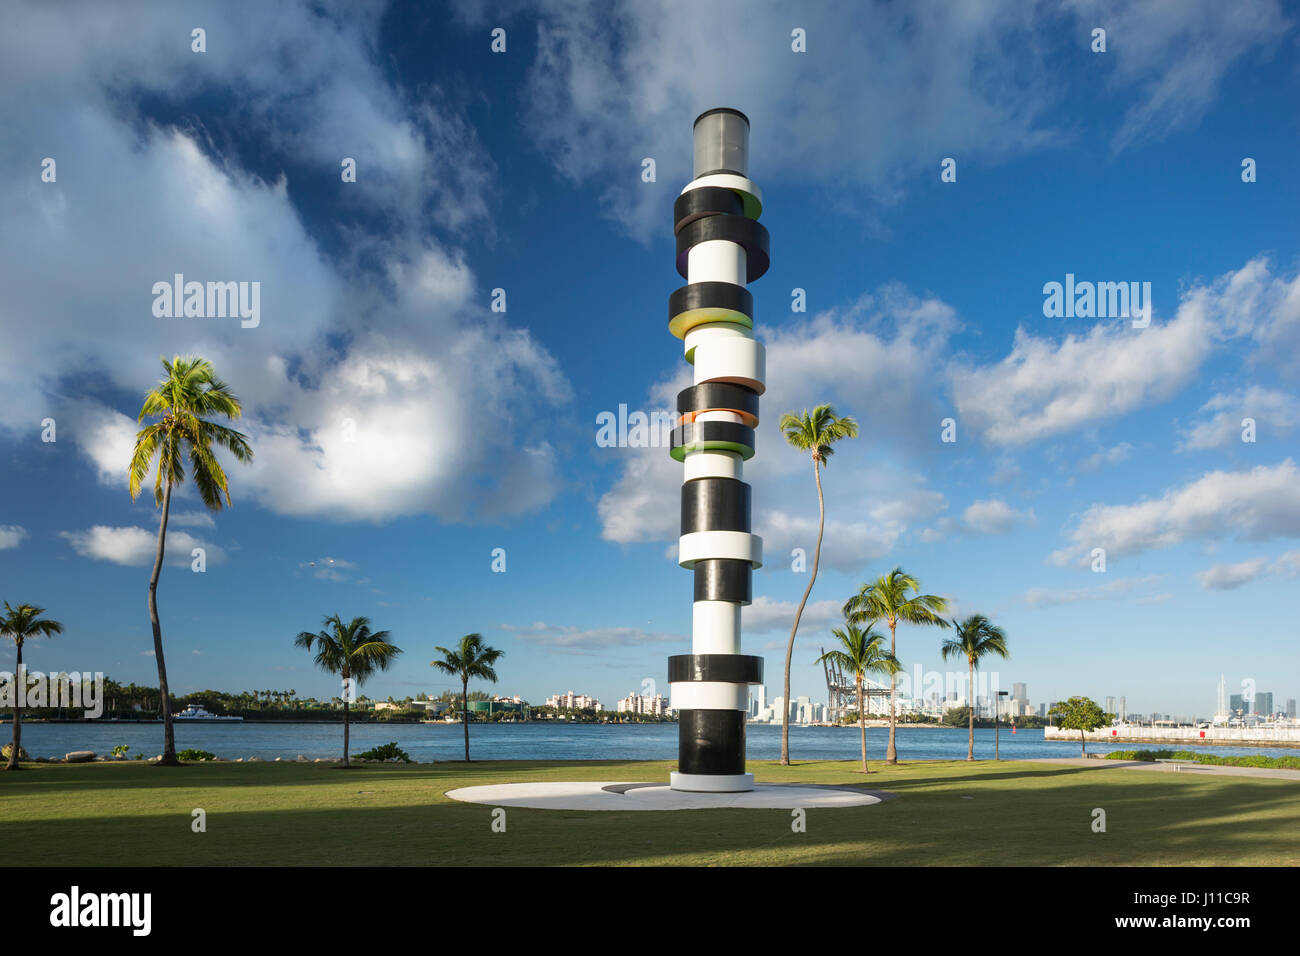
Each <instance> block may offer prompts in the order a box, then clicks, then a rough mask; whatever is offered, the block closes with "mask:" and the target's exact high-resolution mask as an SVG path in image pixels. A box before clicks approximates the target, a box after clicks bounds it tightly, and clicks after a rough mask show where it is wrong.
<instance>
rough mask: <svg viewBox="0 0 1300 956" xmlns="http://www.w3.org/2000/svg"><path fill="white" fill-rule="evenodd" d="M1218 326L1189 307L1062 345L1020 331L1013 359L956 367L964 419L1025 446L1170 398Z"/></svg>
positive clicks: (1099, 328) (1069, 338) (1100, 329)
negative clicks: (1144, 324)
mask: <svg viewBox="0 0 1300 956" xmlns="http://www.w3.org/2000/svg"><path fill="white" fill-rule="evenodd" d="M1212 345H1213V327H1212V326H1211V324H1210V322H1209V320H1208V319H1207V317H1206V315H1205V312H1204V310H1203V309H1202V308H1200V307H1198V306H1197V305H1196V304H1194V303H1192V302H1188V301H1184V303H1183V305H1182V306H1180V307H1179V310H1178V314H1177V315H1176V316H1175V317H1174V319H1173V320H1172V321H1170V322H1168V323H1166V324H1163V325H1160V324H1157V323H1156V322H1155V321H1154V320H1153V321H1152V324H1151V326H1150V327H1149V328H1146V329H1141V330H1138V329H1132V328H1129V327H1128V323H1127V322H1125V323H1123V324H1098V325H1094V326H1093V327H1092V329H1091V330H1089V331H1088V332H1087V333H1085V334H1082V335H1075V334H1069V335H1066V337H1065V338H1064V339H1063V340H1062V341H1061V342H1060V343H1056V342H1053V341H1051V340H1049V339H1045V338H1036V337H1035V336H1033V335H1032V334H1031V333H1029V332H1027V331H1026V330H1025V329H1024V328H1019V329H1017V330H1016V335H1015V343H1014V345H1013V346H1012V349H1011V354H1010V355H1008V356H1007V357H1006V358H1004V359H1002V360H1001V361H1000V362H997V363H995V364H993V365H988V366H984V367H982V368H976V369H969V370H968V369H960V368H959V369H956V370H954V373H953V395H954V398H955V399H956V403H957V410H958V412H959V413H960V416H961V420H962V421H964V422H968V423H969V424H970V425H971V426H972V427H973V428H975V429H976V431H978V432H979V433H981V434H982V435H983V436H984V438H986V439H987V440H988V441H991V442H993V443H994V444H997V445H1019V444H1024V443H1026V442H1030V441H1034V440H1037V439H1040V438H1045V437H1048V436H1051V435H1055V434H1058V433H1060V432H1064V431H1068V430H1070V429H1073V428H1077V427H1079V426H1080V425H1084V424H1087V423H1090V422H1094V421H1098V420H1102V419H1108V418H1113V417H1117V416H1119V415H1122V414H1124V413H1126V412H1130V411H1133V410H1134V409H1137V408H1139V407H1141V406H1143V405H1145V404H1148V403H1150V402H1153V401H1162V400H1164V399H1167V398H1170V397H1172V396H1173V395H1174V394H1175V393H1177V391H1178V390H1179V389H1180V388H1182V387H1183V385H1185V384H1186V383H1187V382H1188V381H1190V380H1191V379H1192V377H1193V375H1194V374H1195V373H1196V371H1197V370H1198V369H1199V368H1200V367H1201V364H1202V363H1203V362H1204V361H1205V359H1206V358H1207V357H1208V356H1209V354H1210V351H1211V348H1212Z"/></svg>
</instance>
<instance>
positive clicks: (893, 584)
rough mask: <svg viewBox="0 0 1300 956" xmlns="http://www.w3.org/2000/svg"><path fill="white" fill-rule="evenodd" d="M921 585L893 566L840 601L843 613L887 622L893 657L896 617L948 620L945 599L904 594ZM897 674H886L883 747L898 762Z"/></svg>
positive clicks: (911, 620)
mask: <svg viewBox="0 0 1300 956" xmlns="http://www.w3.org/2000/svg"><path fill="white" fill-rule="evenodd" d="M920 589H921V585H920V584H918V583H917V580H916V578H914V577H912V576H911V575H910V574H907V573H906V572H905V571H903V569H902V568H894V570H892V571H890V572H889V573H888V574H885V575H881V576H880V577H878V578H877V579H876V580H875V581H874V582H873V583H871V584H864V585H862V588H861V590H859V591H858V593H857V594H855V595H854V596H853V597H851V598H849V599H848V600H847V601H846V602H845V603H844V617H845V618H846V619H847V620H849V621H852V622H853V623H854V624H862V623H864V622H868V621H884V622H885V623H886V624H888V625H889V656H890V657H897V656H898V655H897V653H896V648H895V637H896V634H895V629H896V628H897V627H898V622H899V621H906V622H907V623H908V624H933V625H935V626H936V627H943V628H946V627H947V626H948V622H947V621H945V620H944V619H943V618H941V617H940V616H939V615H940V614H942V613H943V612H944V611H946V610H947V609H948V602H947V600H946V599H944V598H941V597H937V596H935V595H933V594H917V595H914V596H913V597H910V598H909V597H908V596H907V592H908V591H919V590H920ZM896 677H897V675H896V674H890V675H889V747H888V749H887V750H886V751H885V763H898V749H897V748H896V747H895V745H894V735H895V732H896V731H895V728H896V724H897V709H898V708H897V705H896V704H895V696H896V693H897V680H896Z"/></svg>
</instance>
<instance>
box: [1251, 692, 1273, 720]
mask: <svg viewBox="0 0 1300 956" xmlns="http://www.w3.org/2000/svg"><path fill="white" fill-rule="evenodd" d="M1255 713H1257V714H1261V715H1263V716H1264V717H1268V716H1270V715H1271V714H1272V713H1273V693H1272V691H1263V690H1261V691H1260V692H1259V693H1257V694H1256V695H1255Z"/></svg>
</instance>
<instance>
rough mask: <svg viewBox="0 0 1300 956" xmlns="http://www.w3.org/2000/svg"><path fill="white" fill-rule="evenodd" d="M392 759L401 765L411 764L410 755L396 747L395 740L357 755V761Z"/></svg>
mask: <svg viewBox="0 0 1300 956" xmlns="http://www.w3.org/2000/svg"><path fill="white" fill-rule="evenodd" d="M394 758H396V759H397V760H400V761H401V762H402V763H412V762H413V761H412V760H411V755H410V754H408V753H407V752H406V751H405V750H403V749H402V748H401V747H399V746H397V741H396V740H394V741H392V742H391V743H386V744H384V745H383V746H382V747H376V748H375V749H374V750H367V751H366V752H365V753H362V754H357V759H358V760H393V759H394Z"/></svg>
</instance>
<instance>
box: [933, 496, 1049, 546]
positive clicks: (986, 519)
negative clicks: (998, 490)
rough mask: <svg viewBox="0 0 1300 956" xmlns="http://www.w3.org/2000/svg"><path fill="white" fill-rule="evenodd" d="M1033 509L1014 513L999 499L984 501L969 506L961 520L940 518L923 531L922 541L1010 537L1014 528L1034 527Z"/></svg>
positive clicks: (1011, 508)
mask: <svg viewBox="0 0 1300 956" xmlns="http://www.w3.org/2000/svg"><path fill="white" fill-rule="evenodd" d="M1037 521H1038V519H1037V518H1036V517H1035V516H1034V511H1033V509H1032V508H1031V509H1028V510H1026V511H1017V510H1016V509H1015V508H1013V507H1011V505H1009V504H1007V503H1006V502H1005V501H1003V500H1002V499H1001V498H984V499H981V500H979V501H974V502H972V503H971V504H969V505H968V506H967V507H966V509H965V510H964V511H963V512H962V513H961V516H960V517H954V518H943V519H941V520H940V521H939V522H938V524H937V525H936V526H935V527H932V528H925V529H924V530H922V532H921V540H922V541H926V542H933V541H940V540H942V539H943V538H944V537H946V536H947V535H950V534H959V535H964V536H966V537H978V536H980V535H997V534H1010V533H1011V532H1012V531H1014V530H1015V529H1016V528H1019V527H1022V526H1024V525H1031V524H1036V523H1037Z"/></svg>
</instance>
